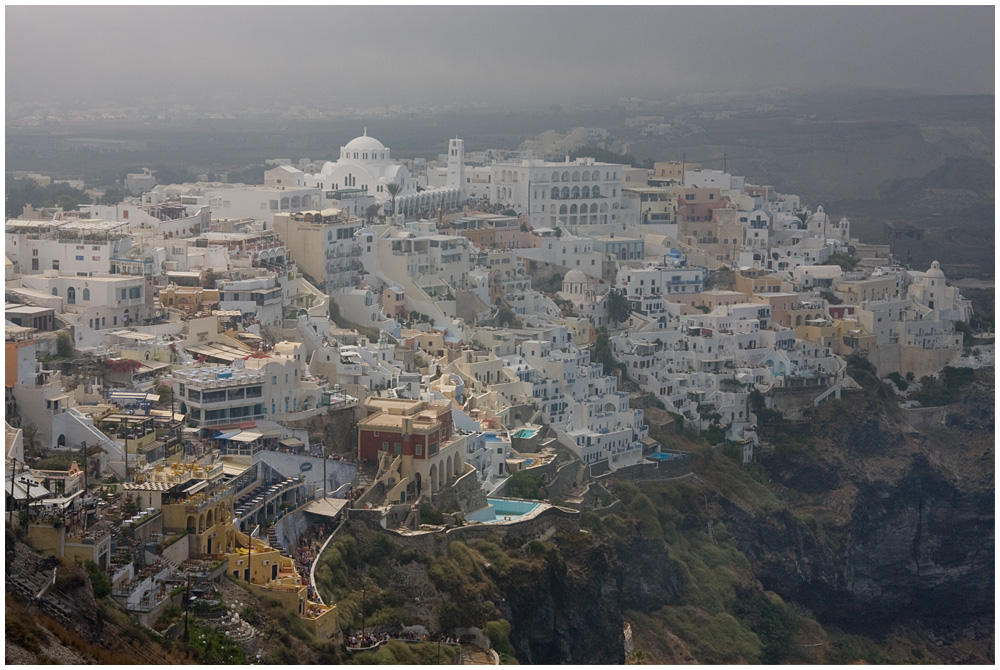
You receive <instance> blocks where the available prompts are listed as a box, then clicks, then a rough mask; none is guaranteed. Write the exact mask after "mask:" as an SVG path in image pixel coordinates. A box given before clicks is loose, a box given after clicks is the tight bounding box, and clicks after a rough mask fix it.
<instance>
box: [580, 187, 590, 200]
mask: <svg viewBox="0 0 1000 670" xmlns="http://www.w3.org/2000/svg"><path fill="white" fill-rule="evenodd" d="M580 196H581V197H583V198H589V197H590V187H589V186H584V187H583V188H582V189H580Z"/></svg>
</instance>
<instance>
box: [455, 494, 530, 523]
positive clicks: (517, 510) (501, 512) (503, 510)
mask: <svg viewBox="0 0 1000 670" xmlns="http://www.w3.org/2000/svg"><path fill="white" fill-rule="evenodd" d="M486 502H487V505H486V507H483V508H481V509H477V510H476V511H474V512H469V513H468V514H466V515H465V518H466V519H467V520H469V521H478V522H480V523H496V522H497V521H513V520H515V519H517V518H518V517H521V516H524V515H525V514H527V513H528V512H532V511H534V510H536V509H538V508H539V507H540V506H541V505H542V503H539V502H532V501H530V500H506V499H503V498H487V499H486Z"/></svg>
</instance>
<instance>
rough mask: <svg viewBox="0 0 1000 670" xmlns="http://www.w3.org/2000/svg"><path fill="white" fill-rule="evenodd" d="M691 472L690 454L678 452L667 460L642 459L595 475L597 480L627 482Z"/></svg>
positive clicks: (665, 477)
mask: <svg viewBox="0 0 1000 670" xmlns="http://www.w3.org/2000/svg"><path fill="white" fill-rule="evenodd" d="M690 472H691V454H689V453H686V452H679V453H676V454H675V458H673V459H672V460H669V461H657V462H650V461H643V462H642V463H638V464H636V465H630V466H628V467H625V468H618V469H617V470H612V471H611V472H608V473H607V474H604V475H600V476H599V477H597V479H598V480H602V481H603V480H606V479H621V480H625V481H628V482H633V483H635V482H648V481H655V480H658V479H674V478H676V477H683V476H684V475H686V474H689V473H690Z"/></svg>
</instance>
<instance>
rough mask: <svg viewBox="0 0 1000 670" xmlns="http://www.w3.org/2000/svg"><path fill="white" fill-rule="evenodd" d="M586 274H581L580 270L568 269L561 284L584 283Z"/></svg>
mask: <svg viewBox="0 0 1000 670" xmlns="http://www.w3.org/2000/svg"><path fill="white" fill-rule="evenodd" d="M586 283H587V275H585V274H583V272H581V271H580V270H570V271H569V272H567V273H566V276H565V277H563V284H586Z"/></svg>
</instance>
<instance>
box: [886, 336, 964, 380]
mask: <svg viewBox="0 0 1000 670" xmlns="http://www.w3.org/2000/svg"><path fill="white" fill-rule="evenodd" d="M959 353H961V351H960V350H958V349H924V348H922V347H907V346H903V345H901V344H883V345H879V346H877V347H875V348H874V349H872V350H871V351H870V352H869V353H868V360H869V361H870V362H871V364H872V365H874V366H875V369H876V370H877V371H878V375H879V377H885V376H886V375H889V374H892V373H893V372H898V373H899V374H901V375H903V376H904V377H905V376H906V374H907V373H908V372H912V373H913V376H915V377H916V378H917V379H919V378H921V377H924V376H926V375H930V374H934V373H935V372H937V371H939V370H940V369H941V368H943V367H944V366H946V365H948V363H950V362H951V361H952V359H953V358H955V356H957V355H958V354H959Z"/></svg>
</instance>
